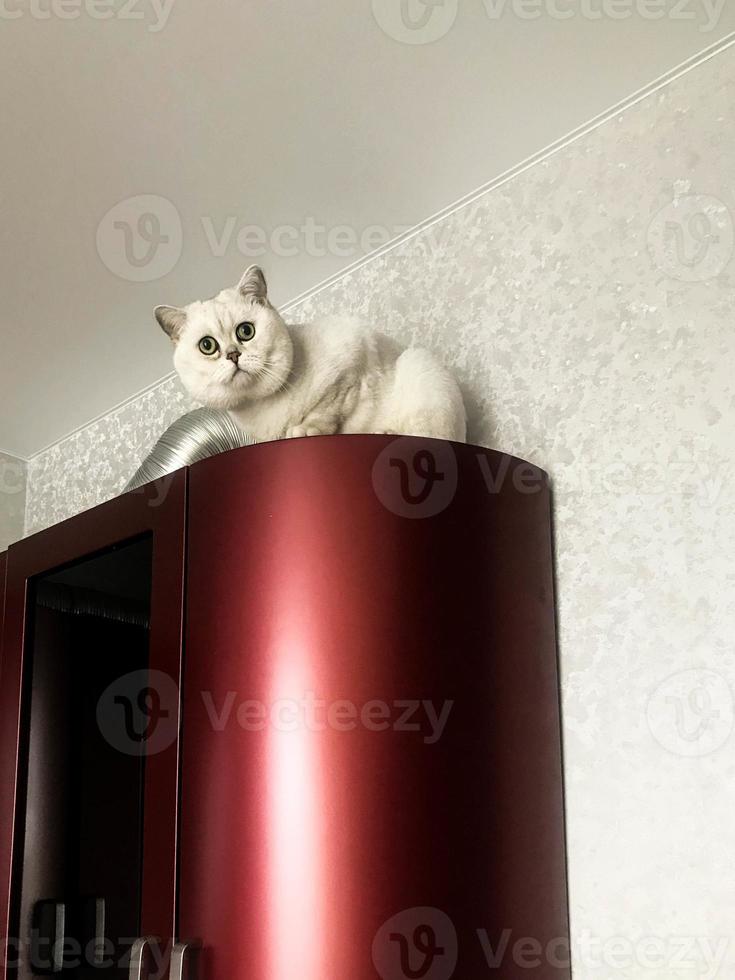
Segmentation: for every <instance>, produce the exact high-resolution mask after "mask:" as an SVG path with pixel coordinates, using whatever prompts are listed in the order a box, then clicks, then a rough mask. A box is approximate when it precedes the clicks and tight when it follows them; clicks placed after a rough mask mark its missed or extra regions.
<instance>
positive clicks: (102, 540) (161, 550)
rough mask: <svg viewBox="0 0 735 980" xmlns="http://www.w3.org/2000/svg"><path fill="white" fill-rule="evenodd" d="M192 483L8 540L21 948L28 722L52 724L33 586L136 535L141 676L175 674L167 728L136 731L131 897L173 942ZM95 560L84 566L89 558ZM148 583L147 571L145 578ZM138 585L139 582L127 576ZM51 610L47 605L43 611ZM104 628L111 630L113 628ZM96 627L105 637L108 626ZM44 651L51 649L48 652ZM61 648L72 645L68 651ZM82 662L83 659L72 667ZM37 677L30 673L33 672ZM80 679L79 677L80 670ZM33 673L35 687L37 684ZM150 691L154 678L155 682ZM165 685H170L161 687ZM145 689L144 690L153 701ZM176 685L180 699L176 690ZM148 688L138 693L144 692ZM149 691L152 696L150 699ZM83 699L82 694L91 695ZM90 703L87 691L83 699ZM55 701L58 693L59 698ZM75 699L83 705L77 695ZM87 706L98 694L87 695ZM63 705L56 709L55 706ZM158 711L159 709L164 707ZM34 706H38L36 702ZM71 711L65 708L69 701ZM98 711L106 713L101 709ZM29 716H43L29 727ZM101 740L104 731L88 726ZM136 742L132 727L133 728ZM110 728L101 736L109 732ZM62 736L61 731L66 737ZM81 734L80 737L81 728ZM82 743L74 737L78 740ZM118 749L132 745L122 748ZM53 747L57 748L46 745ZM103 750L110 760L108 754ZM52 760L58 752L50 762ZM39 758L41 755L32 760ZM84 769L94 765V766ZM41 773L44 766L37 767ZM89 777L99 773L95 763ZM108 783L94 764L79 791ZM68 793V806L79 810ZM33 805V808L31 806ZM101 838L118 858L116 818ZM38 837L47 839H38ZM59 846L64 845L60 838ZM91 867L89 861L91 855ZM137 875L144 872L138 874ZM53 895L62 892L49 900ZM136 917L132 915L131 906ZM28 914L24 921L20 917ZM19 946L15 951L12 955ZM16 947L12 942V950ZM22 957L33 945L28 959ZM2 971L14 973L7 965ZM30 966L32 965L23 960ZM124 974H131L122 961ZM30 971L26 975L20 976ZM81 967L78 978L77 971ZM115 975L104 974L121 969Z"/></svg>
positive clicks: (179, 478)
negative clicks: (142, 590)
mask: <svg viewBox="0 0 735 980" xmlns="http://www.w3.org/2000/svg"><path fill="white" fill-rule="evenodd" d="M186 484H187V474H186V473H185V472H180V473H178V474H175V475H174V476H173V477H171V478H168V479H166V480H164V481H159V482H158V483H156V484H151V485H150V486H148V487H145V488H143V489H142V490H140V491H136V492H135V493H130V494H127V495H125V496H122V497H119V498H117V499H115V500H112V501H110V502H109V503H107V504H104V505H102V506H100V507H97V508H95V509H93V510H91V511H89V512H87V513H84V514H81V515H80V516H78V517H75V518H73V519H71V520H68V521H66V522H64V523H62V524H60V525H57V526H56V527H53V528H51V529H49V530H47V531H44V532H41V533H40V534H36V535H34V536H33V537H30V538H28V539H26V540H24V541H21V542H19V543H18V544H16V545H13V546H12V547H11V548H10V550H9V552H8V555H7V584H6V590H5V617H4V625H3V657H2V669H1V671H0V922H1V923H2V929H3V935H4V936H9V937H11V943H13V945H16V943H17V941H18V940H19V941H20V942H21V944H23V943H25V942H26V938H25V937H26V936H27V934H28V929H29V922H28V921H27V916H26V913H24V915H23V916H21V914H20V911H19V910H20V899H19V892H20V882H21V879H22V878H23V876H24V875H25V874H26V873H27V865H28V863H29V862H28V856H27V855H26V857H25V858H24V847H25V843H26V842H25V838H24V835H25V834H26V833H27V824H26V823H24V821H26V820H27V819H28V813H27V811H30V810H31V809H32V807H26V803H27V798H26V795H27V793H28V792H29V790H28V785H29V780H30V775H29V773H30V769H31V766H30V762H29V759H30V758H31V756H30V755H29V752H30V749H29V745H31V747H32V745H33V739H34V738H35V737H36V735H37V734H38V733H37V732H35V731H32V730H31V729H32V727H33V725H35V726H36V727H37V728H43V727H44V725H45V724H46V720H45V719H44V716H43V712H42V711H41V712H37V713H36V714H35V715H31V706H30V701H31V689H32V691H33V698H36V696H37V694H36V689H37V684H36V682H37V678H36V675H35V673H33V671H35V670H36V666H35V665H34V660H36V659H39V658H37V657H36V650H37V646H36V645H34V644H37V643H38V642H40V641H39V639H38V636H37V635H36V634H38V633H40V627H39V626H38V620H37V619H34V615H36V613H37V608H38V607H37V606H36V605H35V601H36V600H35V593H36V590H37V588H38V583H39V582H41V581H46V580H47V579H48V577H49V575H50V573H51V576H52V578H53V576H54V575H56V576H60V577H61V578H63V575H64V574H67V573H65V572H64V570H65V569H67V570H68V569H69V568H76V567H78V566H79V565H80V563H81V564H82V565H84V563H85V562H86V561H87V560H88V559H89V560H91V559H94V561H97V559H99V558H101V557H104V556H108V555H111V556H113V558H112V561H113V562H114V560H115V556H116V555H119V554H121V553H123V552H124V551H125V549H126V548H128V547H132V545H133V543H135V542H145V547H146V549H147V551H146V554H147V555H148V559H147V562H148V564H147V566H146V567H147V570H148V572H147V574H149V576H150V580H149V586H147V587H148V588H149V620H148V623H147V628H148V630H149V632H148V633H147V634H146V636H147V639H146V644H147V651H146V658H147V659H146V663H147V668H146V669H147V671H148V673H147V674H146V677H151V678H152V677H153V672H154V671H156V672H158V674H157V676H158V677H162V676H165V677H167V678H169V679H170V684H169V685H168V687H167V690H166V692H165V693H166V694H167V695H168V701H167V703H166V705H165V708H163V709H161V711H160V719H164V723H165V726H166V731H165V732H163V733H161V732H156V731H155V725H156V724H157V721H158V720H160V719H159V718H156V719H153V727H152V728H151V729H150V730H147V731H146V732H144V733H143V735H141V738H140V741H142V743H143V746H144V747H143V749H142V751H141V752H140V755H141V756H142V757H143V759H144V762H143V763H140V766H141V770H140V771H141V772H142V773H144V788H143V789H142V790H141V794H142V797H143V798H144V802H145V805H144V807H143V813H142V830H141V834H142V848H141V850H142V857H141V868H140V872H139V879H136V880H139V881H140V891H139V893H138V894H137V897H136V907H138V908H139V909H140V913H139V922H140V926H141V931H142V932H143V933H146V934H149V935H153V936H160V937H161V938H163V939H170V938H171V937H173V936H174V935H175V928H176V924H175V916H176V907H175V901H176V862H177V795H178V727H179V699H178V690H179V682H180V673H181V658H182V632H183V611H184V610H183V604H184V573H185V533H186ZM87 564H88V563H87ZM88 567H92V568H98V569H99V568H102V567H103V566H102V565H99V564H97V565H88ZM146 581H148V579H147V580H146ZM126 584H130V585H135V583H126ZM87 585H89V586H91V591H89V594H90V595H95V594H97V593H96V592H94V590H95V589H99V588H101V587H102V584H101V583H100V582H97V581H94V580H93V581H92V582H90V583H87ZM44 615H46V612H44ZM108 632H109V631H108ZM99 635H104V636H107V635H108V634H107V633H100V634H99ZM118 646H119V649H115V650H113V649H112V648H111V647H110V646H109V645H103V646H100V647H98V648H93V649H90V650H78V649H75V648H74V647H73V646H72V647H71V648H70V653H69V656H70V658H71V657H77V656H82V655H84V656H85V657H87V658H88V661H85V662H88V663H89V664H90V666H91V667H93V666H94V665H96V664H102V665H104V664H105V662H106V661H107V662H109V660H110V658H111V657H113V656H116V657H118V658H119V659H120V662H121V663H124V662H125V655H126V650H125V646H124V638H123V640H121V641H120V643H119V644H118ZM44 656H46V654H44ZM65 656H66V652H65ZM46 661H47V664H48V665H50V666H48V667H45V668H44V669H47V670H48V669H51V668H53V666H54V665H53V656H52V657H51V658H49V657H48V656H46ZM74 669H75V670H77V671H78V670H79V668H78V667H75V668H74ZM32 674H33V676H32V678H31V675H32ZM75 676H76V677H77V679H78V677H79V674H78V673H77V674H76V675H75ZM31 679H32V683H31ZM150 685H151V688H155V686H156V684H155V683H154V682H153V681H152V680H151V682H150ZM164 686H165V685H164ZM69 690H70V696H71V697H73V696H75V691H74V690H73V688H72V685H69ZM147 690H148V689H147V688H146V689H145V691H144V695H145V697H148V694H147V693H146V692H147ZM171 692H173V695H171ZM141 696H143V695H141ZM151 696H152V695H151ZM85 697H87V694H85ZM88 700H89V698H88ZM124 700H125V699H124V698H122V697H121V698H120V699H119V701H120V707H121V710H122V709H123V708H124V707H125V705H124V703H123V702H124ZM57 701H58V698H57ZM70 703H72V704H75V703H76V702H70ZM90 703H92V702H90ZM57 707H58V705H57ZM159 707H160V706H159ZM34 710H35V709H34ZM64 711H66V709H64ZM76 714H78V712H76V709H75V708H74V707H71V708H70V709H69V710H68V711H66V713H65V714H61V715H60V716H59V717H63V718H64V719H66V720H67V721H68V724H69V725H70V726H71V725H75V724H78V719H77V717H76ZM88 715H89V718H90V719H91V720H90V722H89V723H90V725H92V724H93V723H94V718H95V715H94V704H92V707H91V708H90V709H89V710H88ZM98 717H100V716H99V715H98ZM31 718H35V719H36V721H34V722H33V725H32V724H31V720H30V719H31ZM41 734H42V735H43V737H44V739H45V742H44V745H45V746H46V747H48V746H49V745H51V746H52V749H53V745H52V743H53V738H54V733H53V731H50V732H47V733H41ZM93 734H94V735H95V737H96V736H97V733H93ZM134 734H135V737H136V738H138V734H137V732H135V733H134ZM103 735H105V736H106V733H103ZM61 736H62V733H61V732H60V733H59V738H61ZM75 737H76V736H75ZM108 743H109V745H108V746H107V747H105V751H107V752H108V753H109V752H114V751H116V750H117V749H118V746H117V745H116V744H115V743H114V737H113V738H112V739H111V738H109V737H108ZM75 744H76V743H75ZM122 751H123V752H125V751H127V747H126V746H123V749H122ZM50 754H51V755H53V751H51V753H50ZM107 758H112V756H110V755H109V754H108V756H107ZM51 761H53V760H51ZM34 764H35V763H34ZM44 765H45V766H46V768H45V769H43V768H41V769H39V770H38V772H39V773H40V775H38V776H37V785H40V784H42V783H45V784H46V785H44V786H42V789H41V793H40V795H41V798H43V799H44V800H45V799H47V798H51V795H52V794H55V797H54V798H56V799H58V798H60V792H61V790H59V789H58V787H57V786H56V783H58V782H59V780H60V778H61V777H59V775H58V774H57V773H56V772H55V770H54V769H53V765H52V764H51V762H48V763H44ZM88 765H89V764H88ZM37 769H38V766H37ZM92 775H93V776H94V770H92ZM109 783H110V780H109V779H107V781H106V774H105V772H104V770H103V769H100V768H99V767H98V770H97V774H96V776H94V778H85V780H84V781H83V782H82V784H81V785H80V786H79V787H78V792H79V793H81V794H87V795H88V794H89V793H90V792H93V791H94V789H95V785H96V784H99V785H100V786H101V787H103V790H101V792H105V793H108V794H110V793H114V792H115V787H114V785H109ZM79 805H81V804H79V803H78V802H77V801H72V802H71V803H70V806H77V807H78V806H79ZM36 809H38V807H36ZM33 819H35V820H36V824H35V825H34V826H35V829H36V830H37V831H38V835H39V836H40V839H41V841H42V842H43V838H44V833H45V829H44V828H46V829H47V830H48V832H49V833H51V832H52V830H53V827H54V824H55V822H56V821H58V819H60V818H59V814H58V813H54V812H53V810H51V812H48V813H41V814H37V815H36V816H35V817H34V818H33ZM94 831H95V834H96V839H98V840H99V841H101V842H102V843H101V844H98V848H99V852H100V860H104V861H106V862H108V863H109V864H111V865H112V864H114V861H115V860H116V848H118V843H117V841H116V838H115V832H114V825H113V827H111V828H110V832H109V834H108V839H107V840H105V839H104V833H105V828H104V827H102V828H100V827H97V828H94ZM88 832H90V828H86V829H85V827H84V826H83V825H82V831H81V834H82V843H83V842H84V834H85V833H88ZM28 846H29V847H31V848H35V850H34V851H33V852H32V853H31V863H32V862H33V861H34V860H37V859H38V858H37V853H36V852H37V851H38V849H39V845H38V842H37V840H36V839H35V838H34V841H32V842H31V843H29V844H28ZM42 846H43V843H42V844H41V847H42ZM55 846H58V845H55ZM86 860H87V865H89V863H90V861H92V860H94V858H93V857H92V858H87V859H86ZM119 860H120V862H121V866H120V873H121V874H125V873H127V871H128V869H127V868H125V867H123V866H122V865H123V862H124V857H123V854H122V852H121V853H120V855H119ZM136 875H138V872H137V871H136ZM44 897H48V898H54V897H55V896H53V895H49V896H44ZM75 900H76V899H75ZM136 914H137V913H136ZM21 918H23V919H24V920H23V921H20V919H21ZM114 938H115V941H116V942H117V941H118V940H122V939H123V938H125V939H126V940H132V938H133V937H130V936H127V937H117V936H116V937H114ZM12 952H13V951H12V950H10V951H9V953H8V959H9V960H10V959H12V958H13V956H12V955H11V953H12ZM16 952H17V950H16ZM26 955H27V951H25V952H24V953H23V956H26ZM5 967H6V968H5V970H4V972H3V975H4V976H7V975H9V974H10V973H11V972H12V966H11V969H10V970H8V968H7V967H8V964H7V963H6V965H5ZM23 969H24V970H26V973H27V972H28V970H29V967H28V966H27V964H26V965H24V966H23ZM118 970H119V972H125V973H126V971H125V968H124V967H123V966H120V967H119V968H118ZM21 975H26V974H21ZM74 975H76V974H74ZM117 975H118V974H117V973H112V974H111V973H110V972H109V971H108V976H117Z"/></svg>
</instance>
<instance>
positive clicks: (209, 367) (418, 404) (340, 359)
mask: <svg viewBox="0 0 735 980" xmlns="http://www.w3.org/2000/svg"><path fill="white" fill-rule="evenodd" d="M155 315H156V319H157V320H158V322H159V324H160V325H161V327H162V328H163V329H164V330H165V332H166V333H167V334H168V335H169V337H170V338H171V340H172V341H173V343H174V348H175V349H174V365H175V367H176V370H177V372H178V374H179V377H180V378H181V380H182V382H183V383H184V385H185V387H186V388H187V390H188V391H189V393H190V394H191V395H192V396H193V397H194V398H195V399H196V400H197V401H198V402H200V403H201V404H202V405H205V406H208V407H211V408H218V409H224V410H226V411H228V412H229V414H230V416H231V417H232V418H233V419H234V420H235V422H236V423H237V424H238V425H239V426H240V427H241V428H242V429H243V430H244V431H245V432H247V433H249V434H250V435H252V436H254V437H255V438H256V439H261V440H269V439H278V438H280V437H283V436H290V437H293V436H313V435H330V434H332V433H335V432H375V433H381V432H391V433H400V434H402V435H418V436H434V437H437V438H443V439H454V440H458V441H463V440H464V438H465V411H464V405H463V403H462V396H461V394H460V391H459V387H458V386H457V383H456V382H455V380H454V378H453V377H452V376H451V374H450V373H449V371H447V370H446V369H445V368H444V367H443V366H442V365H441V364H440V363H439V362H438V361H437V359H436V358H435V357H434V356H433V355H432V354H430V353H429V352H428V351H425V350H421V349H419V348H409V349H408V350H403V349H402V348H400V347H399V346H398V345H397V344H395V343H394V342H393V341H392V340H390V339H389V338H388V337H385V336H384V335H383V334H380V333H375V332H372V331H369V330H366V329H364V328H362V327H361V326H360V325H359V324H358V323H357V322H355V321H354V320H352V319H350V318H347V317H333V318H329V319H325V320H319V321H317V322H314V323H310V324H304V325H297V324H286V323H285V322H284V321H283V319H282V318H281V316H280V315H279V313H278V312H277V310H275V309H274V307H273V306H271V304H270V302H269V301H268V294H267V288H266V282H265V277H264V276H263V273H262V271H261V270H260V269H259V268H258V267H257V266H251V267H250V268H249V269H248V270H247V271H246V272H245V274H244V275H243V277H242V279H241V280H240V282H239V283H238V284H237V286H235V287H234V288H232V289H225V290H223V291H222V292H221V293H220V294H219V295H218V296H215V297H214V299H210V300H206V301H205V302H196V303H191V304H190V305H189V306H187V307H185V308H184V309H179V308H177V307H172V306H158V307H156V310H155ZM243 322H246V323H252V324H253V325H254V327H255V336H254V337H253V339H252V340H249V341H241V340H238V338H237V336H236V334H235V331H236V328H237V326H238V324H242V323H243ZM205 337H212V338H214V339H215V340H216V341H217V345H218V348H219V349H218V351H217V352H216V353H215V354H214V355H211V356H207V355H205V354H203V353H202V352H201V351H200V349H199V346H198V345H199V343H200V341H201V340H202V338H205ZM208 343H209V342H208V341H207V344H208ZM228 353H229V355H230V358H231V359H228Z"/></svg>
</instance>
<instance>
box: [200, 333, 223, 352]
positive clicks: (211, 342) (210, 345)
mask: <svg viewBox="0 0 735 980" xmlns="http://www.w3.org/2000/svg"><path fill="white" fill-rule="evenodd" d="M199 350H200V351H201V352H202V354H206V355H207V357H211V356H212V354H216V353H217V351H218V350H219V344H218V343H217V341H216V340H215V339H214V337H202V339H201V340H200V341H199Z"/></svg>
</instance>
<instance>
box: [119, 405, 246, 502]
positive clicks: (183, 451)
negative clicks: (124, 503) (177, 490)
mask: <svg viewBox="0 0 735 980" xmlns="http://www.w3.org/2000/svg"><path fill="white" fill-rule="evenodd" d="M256 441H257V440H255V439H253V438H252V436H249V435H247V434H246V433H244V432H242V431H241V429H239V428H238V426H237V425H235V423H234V422H233V421H232V419H231V418H230V416H229V415H228V414H227V412H217V411H215V410H214V409H211V408H197V409H195V410H194V411H193V412H187V414H186V415H182V416H181V418H180V419H177V420H176V421H175V422H174V423H173V424H172V425H170V426H169V427H168V429H166V431H165V432H164V433H163V435H162V436H161V438H160V439H159V440H158V442H157V443H156V444H155V446H154V447H153V449H152V450H151V451H150V453H149V454H148V455H147V456H146V458H145V459H144V460H143V462H142V463H141V465H140V467H139V468H138V470H137V472H136V473H135V475H134V476H133V477H132V479H131V480H129V481H128V483H127V485H126V487H125V492H127V491H128V490H136V489H137V488H138V487H142V486H144V485H145V484H146V483H150V482H151V481H152V480H158V479H159V478H160V477H162V476H168V474H169V473H173V472H174V471H175V470H179V469H181V467H182V466H190V465H191V464H192V463H198V462H199V461H200V460H202V459H208V458H209V457H210V456H216V455H217V454H218V453H224V452H227V451H228V450H230V449H241V448H242V447H243V446H252V445H254V443H255V442H256Z"/></svg>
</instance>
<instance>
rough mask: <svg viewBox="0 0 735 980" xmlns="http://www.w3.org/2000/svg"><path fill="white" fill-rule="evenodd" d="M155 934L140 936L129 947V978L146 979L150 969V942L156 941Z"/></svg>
mask: <svg viewBox="0 0 735 980" xmlns="http://www.w3.org/2000/svg"><path fill="white" fill-rule="evenodd" d="M158 942H160V939H158V938H157V937H156V936H141V937H140V939H136V940H135V942H134V943H133V945H132V947H131V949H130V973H129V978H130V980H148V975H149V974H150V973H151V970H150V955H151V950H150V947H151V943H158Z"/></svg>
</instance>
